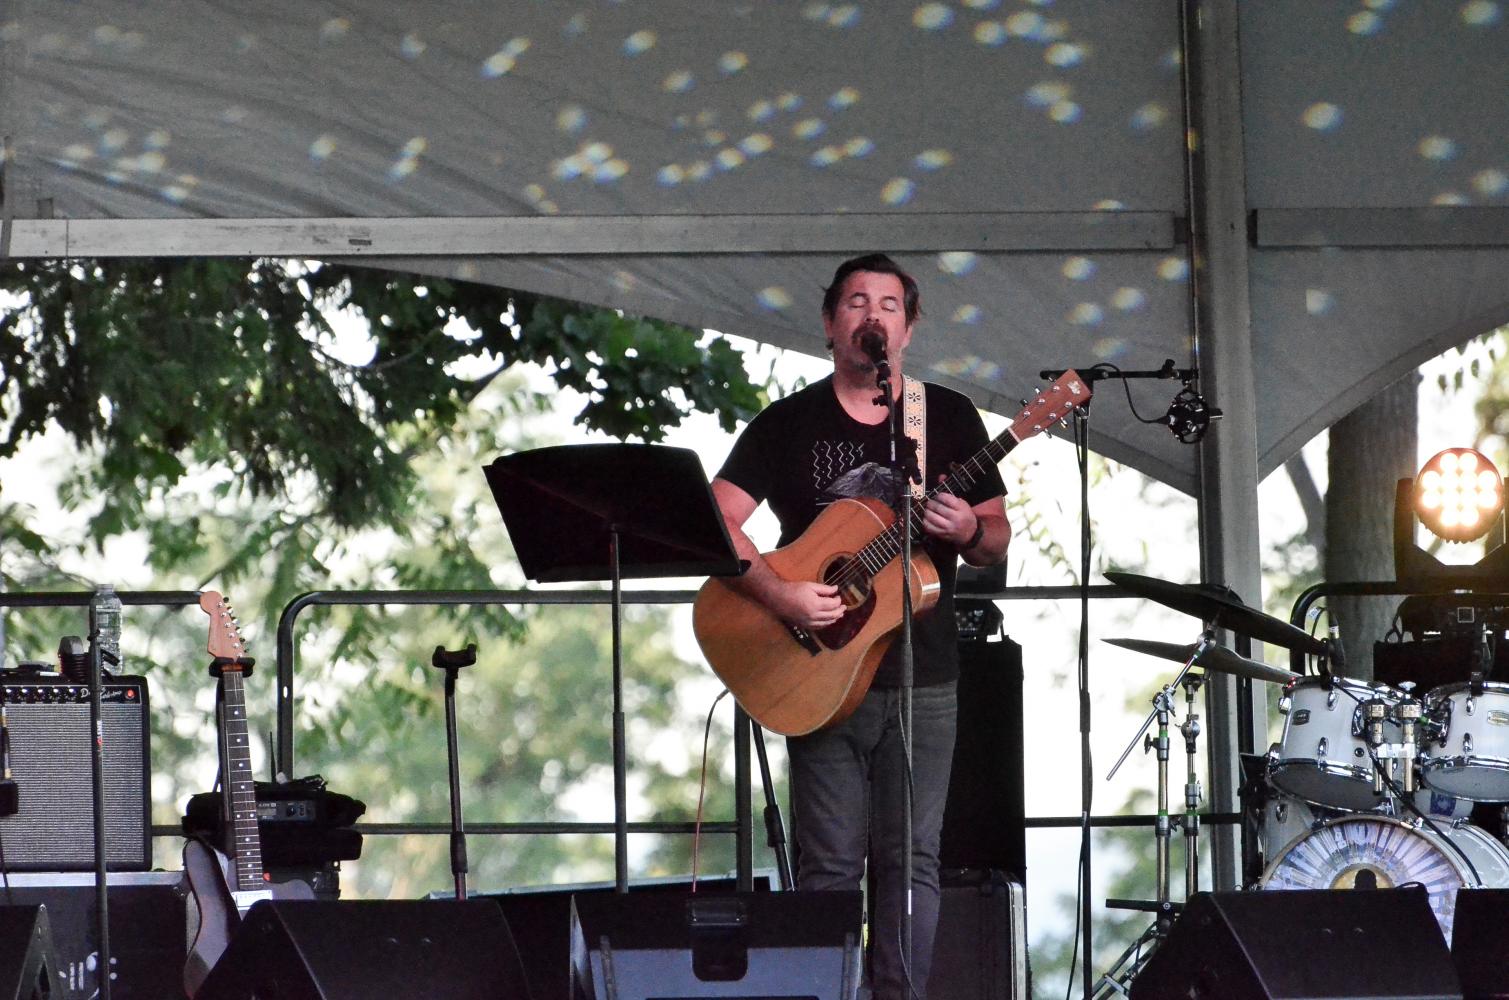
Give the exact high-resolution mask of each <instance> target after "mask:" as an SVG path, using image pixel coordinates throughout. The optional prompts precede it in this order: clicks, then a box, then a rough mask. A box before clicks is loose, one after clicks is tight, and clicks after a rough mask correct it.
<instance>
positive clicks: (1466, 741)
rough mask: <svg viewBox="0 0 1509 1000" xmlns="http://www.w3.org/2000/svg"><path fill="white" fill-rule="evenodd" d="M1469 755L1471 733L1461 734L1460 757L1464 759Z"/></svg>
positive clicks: (1470, 750) (1470, 751)
mask: <svg viewBox="0 0 1509 1000" xmlns="http://www.w3.org/2000/svg"><path fill="white" fill-rule="evenodd" d="M1470 753H1472V734H1471V733H1463V734H1462V756H1464V757H1465V756H1467V755H1468V754H1470Z"/></svg>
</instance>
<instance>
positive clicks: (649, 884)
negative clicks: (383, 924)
mask: <svg viewBox="0 0 1509 1000" xmlns="http://www.w3.org/2000/svg"><path fill="white" fill-rule="evenodd" d="M775 881H776V875H775V873H774V872H771V871H757V872H756V873H755V875H754V888H755V889H756V890H757V891H762V892H769V891H770V888H771V885H772V884H773V883H774V882H775ZM691 887H692V880H691V877H690V876H680V875H677V876H653V877H648V878H642V879H636V880H634V881H632V882H630V883H629V894H630V895H631V896H640V895H644V894H648V893H658V894H663V895H672V896H677V897H679V898H685V897H687V896H689V895H690V894H691ZM737 890H738V881H737V880H736V879H735V878H733V877H731V876H722V875H714V876H711V877H708V876H704V877H703V878H700V879H698V880H697V895H698V896H706V895H711V894H715V893H716V894H722V895H728V894H730V893H733V892H736V891H737ZM617 891H618V887H617V885H616V883H613V882H582V883H577V884H575V885H551V886H524V887H519V888H514V889H507V890H504V891H502V892H497V893H488V894H487V895H485V896H484V895H481V894H477V893H473V894H472V898H473V899H490V900H492V901H493V902H494V903H497V904H498V905H499V906H500V907H502V908H503V917H504V919H506V920H507V921H508V929H509V930H510V931H512V932H513V940H514V944H516V945H518V947H519V957H520V958H522V959H523V960H524V975H525V978H526V979H527V980H528V982H529V993H530V996H531V997H533V998H534V1000H568V998H569V997H570V996H571V898H572V897H573V896H576V895H578V894H588V895H598V896H610V895H612V894H614V893H616V892H617Z"/></svg>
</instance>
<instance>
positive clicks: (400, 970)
mask: <svg viewBox="0 0 1509 1000" xmlns="http://www.w3.org/2000/svg"><path fill="white" fill-rule="evenodd" d="M253 996H255V997H258V998H259V1000H272V998H276V1000H431V998H434V997H445V998H447V1000H531V998H530V996H529V990H528V987H527V986H525V985H524V970H523V968H522V966H521V965H520V962H519V953H518V950H517V949H516V948H515V947H514V943H513V937H512V935H510V934H509V931H508V924H507V923H506V922H505V921H504V919H503V912H502V911H501V910H499V909H498V907H497V906H496V905H494V904H493V903H491V902H489V901H487V900H481V899H477V900H465V901H459V902H458V901H456V900H434V901H430V900H355V901H347V902H325V901H320V900H297V901H295V900H282V901H277V900H264V901H262V902H260V903H257V904H256V905H255V906H253V907H252V908H251V910H250V911H249V912H248V913H247V915H246V919H245V920H243V921H242V923H241V926H240V928H239V929H237V931H236V936H235V937H234V938H233V939H232V940H231V943H230V947H228V948H227V949H226V950H225V954H224V955H223V956H222V957H221V959H220V961H219V962H217V963H216V964H215V967H214V969H212V970H211V971H210V974H209V977H208V978H207V979H206V980H205V981H204V985H203V986H202V987H200V990H199V993H198V994H197V996H196V997H195V1000H250V998H251V997H253Z"/></svg>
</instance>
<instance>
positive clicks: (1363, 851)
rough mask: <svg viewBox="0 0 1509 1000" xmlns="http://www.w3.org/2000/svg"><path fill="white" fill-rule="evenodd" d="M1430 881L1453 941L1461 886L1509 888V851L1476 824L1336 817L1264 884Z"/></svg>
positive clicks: (1353, 885)
mask: <svg viewBox="0 0 1509 1000" xmlns="http://www.w3.org/2000/svg"><path fill="white" fill-rule="evenodd" d="M1410 882H1415V883H1419V884H1420V885H1423V886H1424V887H1425V890H1426V892H1427V893H1428V894H1429V896H1430V908H1431V911H1432V912H1433V913H1435V915H1436V921H1437V923H1439V924H1440V925H1441V933H1442V934H1443V935H1444V936H1445V938H1446V943H1447V944H1450V943H1451V926H1452V920H1453V917H1454V916H1455V915H1456V906H1457V890H1458V889H1461V888H1464V887H1465V888H1468V889H1483V888H1487V889H1497V888H1505V887H1509V850H1505V848H1504V845H1502V844H1500V843H1499V842H1498V841H1496V840H1494V839H1493V838H1492V837H1491V836H1489V835H1488V834H1487V833H1485V832H1484V831H1482V830H1480V829H1478V828H1477V827H1475V826H1467V825H1461V826H1442V827H1441V833H1440V835H1437V834H1436V833H1435V832H1434V831H1432V830H1430V829H1428V828H1426V827H1416V826H1415V825H1414V824H1411V823H1405V822H1403V821H1401V820H1397V819H1392V818H1390V817H1387V816H1349V817H1346V818H1345V819H1337V820H1332V821H1330V822H1328V823H1325V824H1324V825H1322V826H1321V827H1320V828H1319V829H1317V830H1314V831H1313V832H1311V833H1310V834H1309V835H1308V836H1305V837H1302V838H1300V839H1299V840H1296V841H1295V842H1294V843H1292V844H1291V845H1289V847H1288V848H1286V849H1285V850H1284V852H1283V854H1281V855H1280V856H1279V857H1278V859H1277V860H1275V861H1274V862H1273V863H1272V864H1270V865H1269V866H1268V870H1267V871H1266V872H1264V873H1263V880H1262V882H1261V883H1260V884H1259V886H1258V888H1260V889H1358V888H1364V889H1368V888H1378V889H1392V888H1394V887H1395V886H1401V885H1404V884H1406V883H1410Z"/></svg>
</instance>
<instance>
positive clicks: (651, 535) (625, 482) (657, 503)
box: [483, 444, 748, 892]
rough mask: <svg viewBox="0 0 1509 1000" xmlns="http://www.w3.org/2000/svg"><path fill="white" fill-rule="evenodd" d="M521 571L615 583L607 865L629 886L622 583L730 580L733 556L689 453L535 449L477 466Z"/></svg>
mask: <svg viewBox="0 0 1509 1000" xmlns="http://www.w3.org/2000/svg"><path fill="white" fill-rule="evenodd" d="M483 471H484V472H485V473H486V475H487V485H488V486H489V487H491V489H492V493H493V499H494V500H495V501H497V504H498V510H499V511H500V512H501V513H502V515H503V524H504V526H505V527H506V528H507V529H508V535H509V538H510V539H512V541H513V546H514V551H515V552H516V553H517V554H518V557H519V564H520V566H522V567H523V569H524V575H525V576H527V577H529V579H531V580H534V581H535V582H536V583H564V582H568V581H571V582H579V581H587V580H612V581H613V805H614V845H613V846H614V850H613V854H614V862H615V868H616V872H617V884H618V891H619V892H627V891H628V890H629V868H628V840H629V836H628V833H629V827H628V809H627V799H628V793H627V754H626V751H625V748H624V713H623V651H622V625H623V591H622V581H623V580H625V579H648V578H651V577H667V576H737V575H738V574H740V573H742V572H744V570H745V569H746V568H747V565H748V564H747V563H745V562H743V561H741V560H740V559H739V557H738V556H737V555H736V554H735V553H734V548H733V543H732V542H731V541H729V538H728V529H727V528H726V527H724V524H723V518H722V516H721V515H720V514H719V513H718V508H717V505H716V504H715V503H714V502H713V494H712V490H711V489H710V488H709V487H708V484H707V476H706V474H705V473H704V472H703V471H702V463H701V462H700V461H699V460H698V458H697V455H696V453H695V452H692V451H690V450H688V449H686V448H669V447H666V446H664V445H651V444H578V445H558V446H556V447H552V448H536V449H534V450H533V451H522V452H516V453H515V454H512V455H504V456H503V457H502V458H498V459H495V460H494V461H493V463H492V464H491V465H488V466H486V467H484V469H483Z"/></svg>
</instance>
